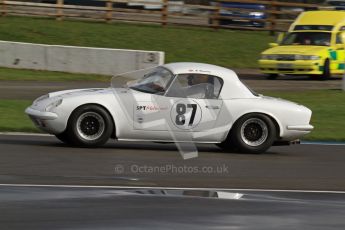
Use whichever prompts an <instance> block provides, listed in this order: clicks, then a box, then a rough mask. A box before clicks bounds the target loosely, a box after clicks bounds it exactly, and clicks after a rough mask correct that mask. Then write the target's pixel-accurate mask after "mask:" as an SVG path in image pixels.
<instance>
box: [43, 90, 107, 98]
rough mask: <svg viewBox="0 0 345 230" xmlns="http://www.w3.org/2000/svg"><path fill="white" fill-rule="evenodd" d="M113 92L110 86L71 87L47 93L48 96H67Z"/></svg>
mask: <svg viewBox="0 0 345 230" xmlns="http://www.w3.org/2000/svg"><path fill="white" fill-rule="evenodd" d="M111 92H113V91H112V89H111V88H90V89H71V90H63V91H57V92H53V93H49V97H50V98H52V97H61V98H68V97H74V96H81V95H86V94H87V95H89V94H105V93H111Z"/></svg>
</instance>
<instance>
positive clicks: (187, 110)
mask: <svg viewBox="0 0 345 230" xmlns="http://www.w3.org/2000/svg"><path fill="white" fill-rule="evenodd" d="M171 118H172V120H173V123H174V124H175V125H176V126H177V127H178V128H182V129H191V128H194V127H195V126H196V125H197V124H198V123H199V122H200V120H201V110H200V107H199V105H198V104H196V103H181V102H179V103H177V104H175V105H174V106H173V108H172V111H171Z"/></svg>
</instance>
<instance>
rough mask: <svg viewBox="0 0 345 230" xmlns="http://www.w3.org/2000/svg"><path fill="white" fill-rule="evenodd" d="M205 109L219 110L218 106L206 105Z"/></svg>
mask: <svg viewBox="0 0 345 230" xmlns="http://www.w3.org/2000/svg"><path fill="white" fill-rule="evenodd" d="M206 109H220V107H219V106H218V105H206Z"/></svg>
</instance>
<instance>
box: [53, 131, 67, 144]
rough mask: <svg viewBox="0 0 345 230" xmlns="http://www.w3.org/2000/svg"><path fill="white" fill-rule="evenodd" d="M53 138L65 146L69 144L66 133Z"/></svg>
mask: <svg viewBox="0 0 345 230" xmlns="http://www.w3.org/2000/svg"><path fill="white" fill-rule="evenodd" d="M55 136H56V138H57V139H59V140H60V141H62V142H63V143H65V144H70V143H71V141H70V139H69V137H68V135H67V132H66V131H64V132H63V133H60V134H56V135H55Z"/></svg>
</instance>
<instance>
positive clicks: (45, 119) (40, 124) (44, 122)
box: [25, 107, 65, 134]
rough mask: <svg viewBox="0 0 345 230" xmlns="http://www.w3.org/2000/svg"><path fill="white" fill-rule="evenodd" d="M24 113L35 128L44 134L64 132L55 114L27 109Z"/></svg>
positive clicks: (61, 123) (63, 127)
mask: <svg viewBox="0 0 345 230" xmlns="http://www.w3.org/2000/svg"><path fill="white" fill-rule="evenodd" d="M25 113H26V114H27V115H28V116H29V117H30V119H31V120H32V121H33V123H34V124H35V126H36V127H37V128H39V129H41V130H42V131H44V132H47V133H51V134H59V133H62V132H63V131H64V130H65V126H64V125H63V121H61V119H60V118H59V116H58V115H57V114H56V113H52V112H45V111H39V110H36V109H33V108H31V107H28V108H27V109H26V110H25Z"/></svg>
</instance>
